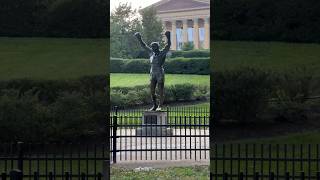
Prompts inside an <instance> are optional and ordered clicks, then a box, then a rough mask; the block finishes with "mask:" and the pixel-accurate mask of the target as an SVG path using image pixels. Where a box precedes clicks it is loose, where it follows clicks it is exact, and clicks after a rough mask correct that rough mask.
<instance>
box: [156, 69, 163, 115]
mask: <svg viewBox="0 0 320 180" xmlns="http://www.w3.org/2000/svg"><path fill="white" fill-rule="evenodd" d="M158 89H159V96H160V100H159V106H158V108H157V110H161V108H162V105H163V102H164V74H161V75H160V77H159V78H158Z"/></svg>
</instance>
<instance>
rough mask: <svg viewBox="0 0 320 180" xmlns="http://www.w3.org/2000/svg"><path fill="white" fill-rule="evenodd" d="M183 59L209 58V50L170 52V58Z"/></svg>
mask: <svg viewBox="0 0 320 180" xmlns="http://www.w3.org/2000/svg"><path fill="white" fill-rule="evenodd" d="M176 57H184V58H197V57H207V58H208V57H210V51H209V50H191V51H172V52H171V58H176Z"/></svg>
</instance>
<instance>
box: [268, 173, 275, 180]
mask: <svg viewBox="0 0 320 180" xmlns="http://www.w3.org/2000/svg"><path fill="white" fill-rule="evenodd" d="M269 180H274V173H273V172H270V174H269Z"/></svg>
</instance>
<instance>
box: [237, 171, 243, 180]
mask: <svg viewBox="0 0 320 180" xmlns="http://www.w3.org/2000/svg"><path fill="white" fill-rule="evenodd" d="M238 178H239V180H243V179H244V175H243V172H240V173H239V177H238Z"/></svg>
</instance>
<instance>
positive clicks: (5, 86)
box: [0, 76, 109, 142]
mask: <svg viewBox="0 0 320 180" xmlns="http://www.w3.org/2000/svg"><path fill="white" fill-rule="evenodd" d="M106 78H107V77H105V76H93V77H83V78H80V79H77V80H68V81H67V80H66V81H63V80H60V81H59V80H57V81H32V80H13V81H8V82H0V137H1V138H0V140H1V141H33V142H46V141H51V142H52V141H59V142H61V141H65V142H68V141H69V142H70V141H73V142H74V141H84V140H87V139H90V138H91V139H92V138H99V137H101V136H103V133H104V127H105V118H106V111H107V109H108V108H109V105H108V102H107V101H108V97H107V93H106V89H105V87H106Z"/></svg>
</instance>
